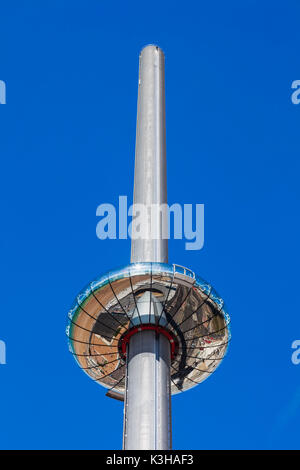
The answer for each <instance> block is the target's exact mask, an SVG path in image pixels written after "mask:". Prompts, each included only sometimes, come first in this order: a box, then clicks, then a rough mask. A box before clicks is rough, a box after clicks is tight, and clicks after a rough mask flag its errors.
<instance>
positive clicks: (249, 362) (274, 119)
mask: <svg viewBox="0 0 300 470" xmlns="http://www.w3.org/2000/svg"><path fill="white" fill-rule="evenodd" d="M299 14H300V6H299V3H298V2H297V1H287V2H284V3H283V2H279V1H272V2H268V1H263V2H261V1H250V0H245V1H243V2H240V1H232V0H231V1H230V0H229V1H227V2H223V1H220V0H219V1H216V2H198V1H187V2H185V3H183V2H176V1H164V2H161V1H157V0H154V1H152V2H151V3H150V2H140V1H128V2H124V1H111V2H104V1H99V0H90V1H89V2H84V1H77V0H72V1H71V0H64V1H63V0H51V1H43V2H41V1H39V0H35V1H34V0H27V1H14V0H11V1H9V2H2V3H1V7H0V15H1V29H0V47H1V55H0V79H1V80H4V81H5V82H6V85H7V104H6V105H0V135H1V138H0V152H1V185H0V191H1V201H2V208H1V222H2V223H1V235H0V236H1V286H2V289H1V314H0V339H1V340H4V341H5V342H6V344H7V364H6V365H0V382H1V387H0V397H1V399H0V417H1V425H0V447H1V448H22V449H30V448H44V449H48V448H67V449H73V448H80V449H85V448H90V449H93V448H103V449H119V448H120V447H121V435H122V413H123V409H122V404H121V403H120V402H117V401H114V400H112V399H109V398H106V397H105V390H104V389H103V388H101V387H100V386H99V385H97V384H95V383H94V382H93V381H91V380H90V379H89V378H88V377H87V376H86V375H85V374H84V373H83V372H81V371H80V370H79V368H78V366H77V365H76V363H75V361H74V360H73V358H72V356H71V355H70V354H69V352H68V350H67V341H66V338H65V325H66V315H67V311H68V309H69V307H70V305H71V303H72V301H73V298H74V296H75V295H76V294H77V293H78V291H80V290H81V289H82V287H83V286H84V285H85V284H86V283H87V282H88V281H90V280H92V279H94V278H95V277H97V276H98V275H100V274H101V273H105V272H106V271H108V270H109V269H111V268H114V267H118V266H121V265H124V264H127V263H128V262H129V251H130V241H129V240H121V241H100V240H99V239H97V237H96V223H97V218H96V207H97V206H98V205H99V204H101V203H103V202H110V203H117V200H118V196H119V195H128V197H129V198H130V200H131V199H132V185H133V169H134V144H135V125H136V99H137V77H138V55H139V51H140V49H141V48H142V47H143V46H144V45H145V44H148V43H157V44H158V45H159V46H161V47H162V49H163V50H164V52H165V55H166V86H167V89H166V100H167V159H168V198H169V202H170V203H174V202H178V203H194V204H196V203H204V204H205V245H204V248H203V249H202V250H201V251H197V252H193V251H186V250H185V247H184V241H178V240H176V241H171V242H170V244H169V259H170V262H171V263H172V262H176V263H179V264H183V265H186V266H189V267H191V268H192V269H193V270H194V271H196V272H197V273H198V274H199V275H200V276H202V277H203V278H205V279H207V280H208V281H210V282H211V283H212V284H213V286H214V287H215V288H216V289H217V291H218V292H219V293H220V294H221V295H222V296H223V297H224V298H225V301H226V303H227V307H228V311H229V313H230V314H231V317H232V344H231V347H230V350H229V354H228V356H227V358H226V359H225V361H224V362H223V364H222V365H221V367H220V368H219V369H218V370H217V372H216V373H215V374H214V375H213V376H212V377H211V378H209V379H208V380H207V381H205V382H204V383H203V384H202V385H200V386H198V387H196V388H194V389H193V390H192V391H189V392H187V393H185V394H182V395H181V396H176V397H174V399H173V442H174V448H175V449H214V448H216V449H217V448H224V449H228V448H237V449H239V448H244V449H253V448H255V449H260V448H299V419H300V380H299V379H300V364H299V365H298V366H296V365H293V364H292V362H291V354H292V349H291V343H292V342H293V341H294V340H295V339H300V320H299V302H298V291H299V262H300V259H299V258H300V257H299V236H300V234H299V228H300V225H299V202H300V201H299V196H300V188H299V170H300V165H299V151H300V140H299V131H300V105H298V106H297V105H294V104H292V102H291V99H290V95H291V83H292V81H293V80H297V79H300V58H299V40H300V33H299ZM87 395H88V396H89V400H87V399H85V397H86V396H87Z"/></svg>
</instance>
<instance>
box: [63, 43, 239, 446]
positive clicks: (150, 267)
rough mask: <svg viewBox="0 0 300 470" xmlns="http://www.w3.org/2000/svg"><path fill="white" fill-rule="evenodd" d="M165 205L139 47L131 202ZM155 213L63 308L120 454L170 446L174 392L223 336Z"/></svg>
mask: <svg viewBox="0 0 300 470" xmlns="http://www.w3.org/2000/svg"><path fill="white" fill-rule="evenodd" d="M171 158H172V157H171ZM166 203H167V184H166V136H165V73H164V54H163V52H162V50H161V49H160V48H159V47H157V46H154V45H150V46H147V47H145V48H144V49H143V50H142V51H141V53H140V64H139V87H138V110H137V130H136V154H135V174H134V207H135V208H137V207H138V205H139V204H142V205H143V206H144V207H146V208H147V209H149V210H150V208H151V207H152V206H153V205H156V206H158V205H159V206H161V205H163V204H166ZM152 214H153V213H152ZM153 217H154V218H153ZM153 217H152V216H151V223H150V224H149V223H147V220H146V219H145V220H144V221H143V237H142V238H138V237H136V238H133V239H132V242H131V263H130V264H129V265H127V266H125V267H122V268H120V269H116V270H113V271H110V272H108V273H107V274H104V275H102V276H100V277H99V278H97V279H96V280H94V281H92V282H90V283H89V284H88V286H87V287H86V288H85V289H84V290H83V291H82V292H81V293H80V294H79V295H78V296H77V297H76V300H75V302H74V304H73V306H72V308H71V309H70V311H69V314H68V326H67V336H68V341H69V349H70V351H71V353H72V354H73V355H74V358H75V359H76V361H77V363H78V365H79V367H80V368H81V369H82V370H84V372H85V373H86V374H88V375H89V376H90V378H91V379H92V380H94V381H96V382H98V383H99V384H100V385H102V386H104V387H105V388H106V389H108V390H107V394H106V395H107V396H109V397H112V398H116V399H118V400H122V401H124V425H123V449H125V450H129V449H151V450H156V449H157V450H158V449H165V450H168V449H171V446H172V430H171V395H174V394H177V393H180V392H184V391H186V390H188V389H190V388H192V387H195V386H196V385H198V384H199V383H201V382H203V380H205V379H207V378H208V377H209V376H210V375H211V374H212V373H213V372H214V371H215V370H216V368H217V367H218V365H219V364H220V362H221V361H222V359H223V358H224V356H225V354H226V351H227V347H228V344H229V341H230V328H229V322H230V320H229V316H228V314H227V312H226V309H225V306H224V302H223V300H222V299H221V298H220V297H219V295H218V294H217V293H216V291H215V290H214V289H213V288H212V286H211V285H210V284H208V283H207V282H206V281H204V280H203V279H202V278H200V277H199V276H198V275H197V274H195V273H194V272H193V271H192V270H191V269H188V268H185V267H183V266H180V265H177V264H168V240H167V238H165V236H164V229H165V225H164V224H165V222H166V221H164V220H163V221H162V222H161V214H160V211H155V212H154V216H153ZM155 217H156V219H155ZM140 220H141V219H140ZM135 224H137V219H133V230H136V231H137V232H138V227H137V226H135ZM153 225H155V227H156V230H157V232H156V236H155V238H154V237H153V231H152V229H153Z"/></svg>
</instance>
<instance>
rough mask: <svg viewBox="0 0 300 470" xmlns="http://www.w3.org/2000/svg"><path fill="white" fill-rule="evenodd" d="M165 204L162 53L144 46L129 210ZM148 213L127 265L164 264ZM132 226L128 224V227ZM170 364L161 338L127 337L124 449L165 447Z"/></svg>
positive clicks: (145, 304) (148, 334)
mask: <svg viewBox="0 0 300 470" xmlns="http://www.w3.org/2000/svg"><path fill="white" fill-rule="evenodd" d="M166 203H167V178H166V123H165V71H164V54H163V52H162V50H161V49H160V48H159V47H157V46H154V45H150V46H147V47H145V48H144V49H143V50H142V51H141V53H140V62H139V88H138V109H137V128H136V152H135V174H134V206H135V207H137V205H139V204H143V205H144V207H146V208H148V210H149V211H150V207H151V206H152V205H153V204H155V205H157V206H158V205H159V206H161V205H162V204H166ZM149 213H150V212H149ZM151 215H152V219H151V224H149V223H148V224H143V229H144V230H145V232H144V233H143V238H142V239H139V238H137V239H132V242H131V263H138V262H146V261H147V262H149V261H150V262H159V263H167V262H168V240H167V239H166V238H165V239H164V238H163V230H164V228H163V224H161V220H160V218H161V213H160V211H156V212H155V214H154V213H153V212H152V213H151ZM153 216H154V217H156V220H153ZM165 222H166V221H165ZM134 224H135V221H134V220H133V229H134V228H136V227H135V225H134ZM153 224H155V225H156V228H157V230H158V232H157V234H156V237H155V239H153V234H152V233H151V229H152V227H153ZM146 294H148V295H146ZM146 294H144V296H143V297H142V298H141V299H140V301H139V302H140V303H139V305H138V308H139V310H143V308H144V309H145V308H146V310H149V311H150V312H153V311H154V310H155V308H157V307H159V306H158V305H157V302H156V301H155V298H154V296H153V295H152V293H151V292H149V293H146ZM161 318H162V319H163V315H162V316H161ZM170 361H171V359H170V342H169V340H168V339H167V338H166V337H165V336H163V335H161V334H159V335H158V334H157V333H156V332H155V331H147V330H146V331H141V332H139V333H137V334H135V335H133V336H132V338H131V339H130V341H129V345H128V353H127V373H126V392H125V404H124V436H123V448H124V449H171V391H170V389H171V387H170Z"/></svg>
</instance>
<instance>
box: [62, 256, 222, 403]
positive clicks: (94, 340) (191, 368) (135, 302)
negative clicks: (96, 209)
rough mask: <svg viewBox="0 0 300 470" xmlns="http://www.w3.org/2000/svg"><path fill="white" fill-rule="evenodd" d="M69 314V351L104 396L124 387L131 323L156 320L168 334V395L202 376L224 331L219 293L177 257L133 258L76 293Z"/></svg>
mask: <svg viewBox="0 0 300 470" xmlns="http://www.w3.org/2000/svg"><path fill="white" fill-rule="evenodd" d="M147 296H151V302H149V298H147ZM149 306H150V307H149ZM68 317H69V319H68V326H67V330H66V331H67V336H68V338H69V349H70V352H71V353H72V354H73V355H74V357H75V359H76V360H77V362H78V365H79V366H80V367H81V369H83V370H84V371H85V372H86V373H87V374H88V375H89V376H90V377H91V378H92V379H93V380H95V381H97V382H98V383H100V384H101V385H103V386H104V387H106V388H108V389H110V391H111V396H113V394H115V395H119V396H122V395H123V394H124V387H125V368H126V357H125V356H126V354H124V352H125V350H126V349H125V348H124V341H126V338H127V339H128V337H130V335H131V334H133V332H134V331H135V330H139V329H147V328H151V329H153V328H154V327H155V329H156V330H157V332H158V333H160V332H161V333H163V334H165V336H167V337H169V338H170V347H171V349H172V355H171V357H172V359H171V392H172V394H175V393H178V392H181V391H185V390H188V389H189V388H192V387H194V386H195V385H198V384H199V383H201V382H203V380H205V379H206V378H207V377H209V376H210V375H211V374H212V373H213V372H214V371H215V369H216V368H217V367H218V365H219V364H220V362H221V361H222V359H223V358H224V356H225V354H226V351H227V347H228V344H229V341H230V337H231V336H230V327H229V323H230V319H229V315H228V313H227V312H226V310H225V306H224V302H223V300H222V299H221V298H220V297H219V296H218V295H217V293H216V292H215V290H214V289H213V288H212V287H211V286H210V285H209V284H208V283H207V282H206V281H204V280H203V279H201V278H200V277H198V276H197V275H195V274H194V273H193V272H192V271H190V270H189V269H187V268H184V267H182V266H179V265H176V264H173V265H168V264H162V263H135V264H130V265H128V266H125V267H124V268H121V269H118V270H115V271H110V272H109V273H107V274H105V275H104V276H101V277H99V278H98V279H96V280H95V281H93V282H91V283H90V284H89V285H88V286H87V287H86V288H85V289H84V290H83V291H82V292H81V293H80V294H79V295H78V296H77V298H76V300H75V302H74V304H73V306H72V308H71V309H70V311H69V314H68Z"/></svg>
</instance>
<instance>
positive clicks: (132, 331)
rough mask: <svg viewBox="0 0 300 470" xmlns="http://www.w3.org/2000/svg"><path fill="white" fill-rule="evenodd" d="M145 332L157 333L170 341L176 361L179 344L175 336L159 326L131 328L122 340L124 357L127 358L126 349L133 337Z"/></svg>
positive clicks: (172, 356)
mask: <svg viewBox="0 0 300 470" xmlns="http://www.w3.org/2000/svg"><path fill="white" fill-rule="evenodd" d="M145 330H152V331H155V332H156V333H157V334H162V335H164V336H165V337H166V338H168V340H169V341H170V345H171V359H174V357H175V353H176V346H177V342H176V339H175V338H174V336H173V335H172V334H171V333H170V332H169V331H168V330H166V329H165V328H163V327H161V326H158V325H143V324H141V325H138V326H135V327H133V328H131V329H130V330H129V331H127V333H126V334H125V335H124V336H123V337H122V338H121V350H122V354H123V356H124V357H126V349H127V344H128V343H129V340H130V338H131V336H133V335H135V334H136V333H139V332H140V331H145Z"/></svg>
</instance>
